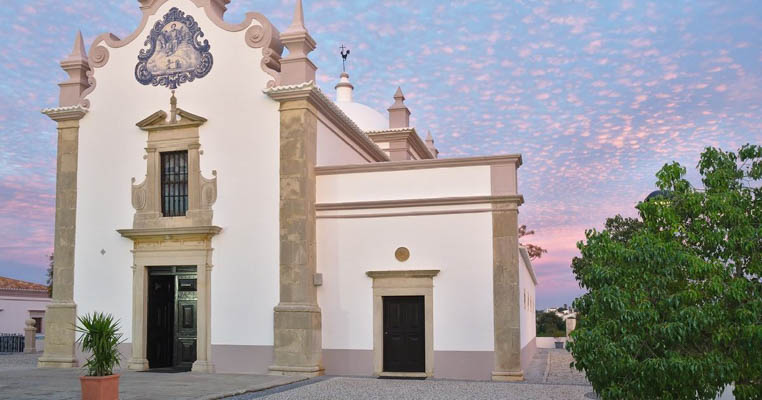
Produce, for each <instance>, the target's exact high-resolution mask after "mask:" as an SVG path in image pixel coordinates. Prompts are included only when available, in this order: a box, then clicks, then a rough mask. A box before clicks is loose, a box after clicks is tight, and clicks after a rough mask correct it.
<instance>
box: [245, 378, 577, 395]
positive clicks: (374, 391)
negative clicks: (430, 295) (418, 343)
mask: <svg viewBox="0 0 762 400" xmlns="http://www.w3.org/2000/svg"><path fill="white" fill-rule="evenodd" d="M309 382H312V383H308V384H299V383H297V384H295V385H289V386H287V387H283V388H275V389H271V390H269V391H265V392H258V393H250V394H247V395H242V396H238V397H235V398H233V399H234V400H250V399H266V400H292V399H293V400H302V399H313V400H319V399H326V400H328V399H330V400H343V399H346V400H359V399H393V400H405V399H421V400H424V399H437V400H450V399H452V400H456V399H457V400H461V399H506V400H509V399H510V400H513V399H516V400H519V399H521V400H530V399H532V400H534V399H537V400H556V399H558V400H561V399H563V400H576V399H586V397H585V394H587V393H590V392H591V391H592V388H591V387H589V386H582V385H547V384H545V385H542V384H532V383H498V382H476V381H451V380H428V379H427V380H423V381H419V380H397V379H374V378H348V377H335V378H325V379H320V380H311V381H309ZM233 399H231V400H233Z"/></svg>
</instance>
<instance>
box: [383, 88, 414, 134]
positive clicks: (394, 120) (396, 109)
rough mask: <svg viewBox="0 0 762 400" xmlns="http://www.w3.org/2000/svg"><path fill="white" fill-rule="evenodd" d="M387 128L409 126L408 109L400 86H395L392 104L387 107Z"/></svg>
mask: <svg viewBox="0 0 762 400" xmlns="http://www.w3.org/2000/svg"><path fill="white" fill-rule="evenodd" d="M388 110H389V128H390V129H397V128H407V127H409V126H410V109H408V108H407V106H406V105H405V95H404V94H402V88H400V87H397V91H396V92H395V93H394V104H392V105H391V107H389V109H388Z"/></svg>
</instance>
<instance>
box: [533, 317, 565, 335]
mask: <svg viewBox="0 0 762 400" xmlns="http://www.w3.org/2000/svg"><path fill="white" fill-rule="evenodd" d="M536 319H537V336H539V337H561V336H566V322H564V320H563V318H561V317H559V316H558V315H556V313H554V312H545V311H537V315H536Z"/></svg>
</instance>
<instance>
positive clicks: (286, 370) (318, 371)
mask: <svg viewBox="0 0 762 400" xmlns="http://www.w3.org/2000/svg"><path fill="white" fill-rule="evenodd" d="M268 374H269V375H286V376H303V377H306V378H314V377H316V376H323V375H325V369H324V368H323V367H286V366H282V365H272V366H270V372H269V373H268Z"/></svg>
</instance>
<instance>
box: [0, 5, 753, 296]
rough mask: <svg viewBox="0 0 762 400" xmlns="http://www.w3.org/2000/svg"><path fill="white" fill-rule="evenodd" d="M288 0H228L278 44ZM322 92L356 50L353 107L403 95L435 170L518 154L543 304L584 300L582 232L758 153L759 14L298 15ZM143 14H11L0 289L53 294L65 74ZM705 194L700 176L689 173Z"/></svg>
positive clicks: (318, 11)
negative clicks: (59, 109)
mask: <svg viewBox="0 0 762 400" xmlns="http://www.w3.org/2000/svg"><path fill="white" fill-rule="evenodd" d="M293 5H294V0H280V1H264V0H233V1H232V2H231V4H230V6H229V10H228V13H227V14H226V19H227V20H229V21H240V20H241V19H242V18H243V15H244V13H245V12H246V11H259V12H262V13H263V14H265V15H266V16H268V18H270V20H271V21H273V23H274V24H275V25H276V26H278V27H279V28H280V29H281V31H282V30H284V29H285V27H287V26H288V25H289V23H290V19H291V15H292V12H293ZM304 6H305V19H306V24H307V27H308V28H309V30H310V32H311V33H312V35H313V36H314V37H315V39H316V40H317V42H318V49H317V50H316V51H315V52H313V53H312V55H311V58H312V59H313V61H314V62H315V64H317V66H318V67H319V68H320V69H319V71H318V74H319V77H318V81H319V83H320V85H321V86H322V87H323V89H324V90H325V91H326V92H329V93H332V92H333V85H334V83H335V81H336V80H337V77H338V74H339V72H341V59H340V57H339V55H338V48H339V46H340V45H341V44H342V43H343V44H345V45H347V46H348V47H350V48H351V50H352V54H351V56H350V62H349V64H348V71H349V72H350V74H351V76H352V82H353V83H354V84H355V100H356V101H359V102H362V103H365V104H368V105H370V106H372V107H374V108H376V109H378V110H379V111H382V112H385V110H386V108H387V107H388V106H389V105H390V104H391V103H392V95H393V93H394V91H395V89H396V87H397V86H398V85H399V86H402V88H403V91H404V92H405V95H406V97H407V101H406V103H407V104H408V106H409V107H410V108H411V110H412V112H413V116H412V119H413V124H414V125H415V126H416V127H417V129H418V132H425V131H426V130H431V132H432V133H433V134H434V137H435V140H436V144H437V146H438V148H439V149H440V151H441V157H461V156H475V155H492V154H503V153H521V154H522V155H523V157H524V166H523V167H522V168H521V170H520V176H519V188H520V191H521V192H522V193H523V194H524V197H525V199H526V204H525V205H524V206H523V207H522V208H521V214H520V219H521V223H524V224H527V225H528V226H529V228H530V229H534V230H536V231H537V235H535V236H534V237H533V238H532V239H531V242H533V243H535V244H539V245H541V246H543V247H546V248H547V249H548V250H549V253H548V254H547V255H545V256H544V257H543V258H542V259H541V260H539V261H537V262H536V263H535V270H536V273H537V276H538V279H539V281H540V286H539V287H538V290H537V301H536V303H537V306H538V308H541V307H548V306H552V305H557V304H563V303H571V301H572V300H573V298H574V297H575V296H576V295H578V294H579V293H581V290H580V289H579V287H578V286H577V284H576V282H575V280H574V277H573V275H572V273H571V269H570V267H569V264H570V262H571V259H572V257H574V255H575V254H577V251H576V246H575V243H576V242H577V241H579V240H581V239H582V238H583V237H584V231H585V229H589V228H594V227H596V228H600V227H601V226H602V224H603V221H604V220H605V218H606V217H608V216H613V215H615V214H617V213H622V214H624V215H634V213H635V212H634V209H633V206H634V205H635V204H636V203H637V202H638V201H640V200H642V199H643V198H644V197H645V196H646V195H647V194H648V193H649V192H650V191H652V190H653V189H654V181H655V178H654V174H655V173H656V171H658V170H659V168H660V167H661V166H662V165H663V164H664V163H667V162H670V161H672V160H676V161H679V162H681V163H683V164H684V165H686V166H688V167H689V168H693V167H694V166H695V165H696V162H697V160H698V155H699V153H700V152H701V150H702V149H703V148H704V147H705V146H720V147H723V148H725V149H736V148H738V147H739V146H740V145H742V144H744V143H748V142H754V143H758V144H759V143H762V109H761V108H760V106H761V105H762V4H760V3H759V0H733V1H703V0H701V1H698V0H696V1H678V0H674V1H673V0H670V1H637V0H621V1H604V0H598V1H595V0H586V1H573V0H557V1H549V0H548V1H521V0H517V1H481V0H480V1H468V0H454V1H433V0H415V1H412V0H409V1H338V0H335V1H331V0H321V1H318V0H314V1H313V0H305V4H304ZM139 20H140V11H139V9H138V3H137V1H136V0H99V1H94V0H25V1H13V2H4V4H3V5H2V9H0V37H2V38H4V41H3V46H2V47H0V76H1V77H0V275H3V276H9V277H15V278H19V279H25V280H30V281H35V282H44V280H45V268H46V265H47V255H48V254H50V253H51V252H52V242H53V222H54V215H55V209H54V205H55V196H54V194H55V153H56V133H55V125H54V123H53V122H52V121H50V120H49V119H48V118H47V117H45V116H43V115H41V114H40V113H39V110H40V109H42V108H44V107H52V106H55V105H56V104H57V98H58V86H57V85H56V84H57V83H58V82H60V81H62V80H63V79H64V77H65V74H64V73H63V71H62V70H61V69H60V68H59V66H58V61H59V60H61V59H62V58H64V57H65V56H66V55H67V54H68V53H69V52H70V50H71V47H72V42H73V38H74V35H75V32H76V31H77V30H78V29H81V30H82V32H83V34H84V36H85V40H86V43H87V45H88V47H89V43H90V42H91V41H92V39H93V38H94V37H95V36H96V35H98V34H100V33H102V32H113V33H114V34H116V35H117V36H120V37H124V36H127V35H128V34H129V33H131V32H132V31H133V30H134V29H135V28H136V27H137V24H138V22H139ZM691 176H692V177H693V178H694V179H695V173H693V174H692V175H691Z"/></svg>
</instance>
